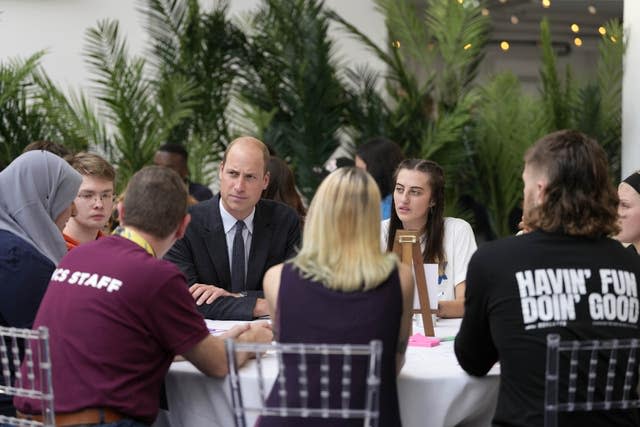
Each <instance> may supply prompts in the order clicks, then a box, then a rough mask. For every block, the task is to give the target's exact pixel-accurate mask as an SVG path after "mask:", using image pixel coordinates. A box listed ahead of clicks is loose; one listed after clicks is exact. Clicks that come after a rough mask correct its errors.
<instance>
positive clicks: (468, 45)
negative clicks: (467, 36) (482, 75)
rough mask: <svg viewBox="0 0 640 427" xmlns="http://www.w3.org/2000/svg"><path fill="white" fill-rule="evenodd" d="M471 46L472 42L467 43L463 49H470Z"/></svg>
mask: <svg viewBox="0 0 640 427" xmlns="http://www.w3.org/2000/svg"><path fill="white" fill-rule="evenodd" d="M471 46H472V45H471V43H467V44H465V45H464V47H463V49H464V50H469V49H471Z"/></svg>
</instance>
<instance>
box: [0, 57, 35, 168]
mask: <svg viewBox="0 0 640 427" xmlns="http://www.w3.org/2000/svg"><path fill="white" fill-rule="evenodd" d="M42 54H43V53H42V52H40V53H36V54H34V55H32V56H31V57H29V58H28V59H27V60H26V61H20V60H13V61H10V62H8V63H0V147H1V148H0V169H2V168H4V167H5V166H6V165H8V164H9V163H10V162H11V161H12V160H13V159H14V158H15V157H17V156H18V155H20V153H21V152H22V149H23V148H24V147H25V146H26V145H27V144H29V143H30V142H32V141H34V140H36V139H44V138H43V136H44V134H45V133H46V130H45V129H46V122H45V120H44V117H43V116H42V115H41V114H40V113H39V112H38V111H37V109H34V108H33V107H32V106H31V105H30V103H29V98H30V88H29V86H32V81H31V76H32V73H33V71H34V70H35V68H36V67H37V65H38V61H39V60H40V58H41V57H42Z"/></svg>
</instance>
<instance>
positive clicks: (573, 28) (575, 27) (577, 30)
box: [571, 24, 580, 33]
mask: <svg viewBox="0 0 640 427" xmlns="http://www.w3.org/2000/svg"><path fill="white" fill-rule="evenodd" d="M571 31H573V32H574V33H577V32H579V31H580V26H579V25H578V24H571Z"/></svg>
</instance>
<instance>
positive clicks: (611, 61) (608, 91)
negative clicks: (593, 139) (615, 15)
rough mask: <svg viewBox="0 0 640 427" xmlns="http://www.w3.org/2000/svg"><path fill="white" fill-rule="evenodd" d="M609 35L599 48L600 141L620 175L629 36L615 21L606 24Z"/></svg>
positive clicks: (613, 170) (613, 171) (615, 172)
mask: <svg viewBox="0 0 640 427" xmlns="http://www.w3.org/2000/svg"><path fill="white" fill-rule="evenodd" d="M604 27H605V29H606V36H605V37H603V38H602V40H601V41H600V43H599V45H598V51H599V54H600V56H599V59H598V76H597V86H598V87H599V89H600V102H601V105H600V114H601V119H600V124H601V128H602V131H601V134H600V135H597V137H598V141H599V142H600V144H602V146H603V147H604V149H605V151H606V152H607V155H608V157H609V164H610V166H611V170H610V172H611V174H612V176H613V177H615V178H616V179H617V178H618V177H619V176H620V145H621V140H622V70H623V67H622V59H623V56H624V53H625V50H626V36H625V34H624V30H623V28H622V24H621V23H620V21H618V20H612V21H609V22H607V23H606V24H605V26H604Z"/></svg>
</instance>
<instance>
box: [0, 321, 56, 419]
mask: <svg viewBox="0 0 640 427" xmlns="http://www.w3.org/2000/svg"><path fill="white" fill-rule="evenodd" d="M0 363H1V365H2V377H1V378H2V381H0V396H2V395H4V396H18V397H26V398H31V399H36V400H40V402H41V405H42V422H38V421H34V420H25V419H19V418H15V417H8V416H4V415H0V424H5V425H14V426H45V427H50V426H51V427H53V426H55V415H54V410H53V386H52V383H51V357H50V354H49V330H48V329H47V328H46V327H44V326H41V327H40V328H38V329H37V330H32V329H21V328H7V327H0ZM21 363H23V367H24V371H25V372H24V373H26V378H24V377H23V373H22V372H21V371H20V365H21ZM36 378H37V380H38V381H37V382H36V381H35V380H36ZM36 383H37V384H39V385H40V387H36Z"/></svg>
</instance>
